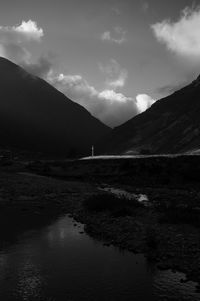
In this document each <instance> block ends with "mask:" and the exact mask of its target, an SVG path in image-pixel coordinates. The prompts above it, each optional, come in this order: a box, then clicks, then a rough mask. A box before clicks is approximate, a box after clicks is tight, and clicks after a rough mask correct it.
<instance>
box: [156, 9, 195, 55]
mask: <svg viewBox="0 0 200 301" xmlns="http://www.w3.org/2000/svg"><path fill="white" fill-rule="evenodd" d="M151 28H152V30H153V32H154V34H155V36H156V38H157V39H158V41H159V42H161V43H163V44H165V45H166V46H167V48H168V49H169V50H170V51H172V52H174V53H176V54H178V55H181V56H188V57H190V58H191V57H192V56H194V57H196V58H200V34H199V28H200V7H198V8H196V9H194V8H188V7H187V8H185V9H184V10H183V11H182V14H181V17H180V19H179V20H178V21H177V22H172V21H170V20H164V21H162V22H160V23H156V24H154V25H152V26H151Z"/></svg>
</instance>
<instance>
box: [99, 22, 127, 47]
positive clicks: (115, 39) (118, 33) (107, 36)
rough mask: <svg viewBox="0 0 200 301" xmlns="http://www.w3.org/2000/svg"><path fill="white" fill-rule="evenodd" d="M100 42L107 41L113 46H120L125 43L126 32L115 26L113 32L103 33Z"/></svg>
mask: <svg viewBox="0 0 200 301" xmlns="http://www.w3.org/2000/svg"><path fill="white" fill-rule="evenodd" d="M101 40H102V41H108V42H111V43H115V44H119V45H120V44H122V43H124V42H125V41H126V31H125V30H123V29H122V28H121V27H120V26H116V27H115V28H114V29H113V31H112V32H111V31H105V32H104V33H103V34H102V35H101Z"/></svg>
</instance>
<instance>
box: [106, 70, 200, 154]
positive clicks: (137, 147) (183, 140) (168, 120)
mask: <svg viewBox="0 0 200 301" xmlns="http://www.w3.org/2000/svg"><path fill="white" fill-rule="evenodd" d="M104 145H106V152H107V153H113V154H114V153H116V154H137V153H140V154H141V153H142V154H143V153H144V154H145V153H147V154H148V153H159V154H161V153H181V152H190V151H197V150H198V149H200V76H199V77H198V78H197V79H196V80H195V81H193V82H192V83H191V84H189V85H188V86H186V87H184V88H182V89H181V90H179V91H177V92H175V93H173V94H172V95H170V96H168V97H165V98H163V99H161V100H159V101H157V102H156V103H155V104H153V105H152V106H151V108H149V109H148V110H147V111H145V112H144V113H142V114H140V115H137V116H136V117H134V118H132V119H131V120H129V121H127V122H126V123H124V124H123V125H121V126H119V127H116V128H115V129H114V130H113V131H112V132H111V133H109V134H108V136H107V138H106V140H105V141H104Z"/></svg>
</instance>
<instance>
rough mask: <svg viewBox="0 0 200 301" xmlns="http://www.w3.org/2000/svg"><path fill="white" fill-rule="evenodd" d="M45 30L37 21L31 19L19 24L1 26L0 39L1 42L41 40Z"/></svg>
mask: <svg viewBox="0 0 200 301" xmlns="http://www.w3.org/2000/svg"><path fill="white" fill-rule="evenodd" d="M43 35H44V32H43V29H42V28H39V27H38V26H37V23H36V22H34V21H32V20H29V21H27V22H26V21H22V23H21V25H18V26H0V40H1V42H13V41H14V42H16V43H22V42H24V41H31V40H34V41H40V40H41V38H42V37H43Z"/></svg>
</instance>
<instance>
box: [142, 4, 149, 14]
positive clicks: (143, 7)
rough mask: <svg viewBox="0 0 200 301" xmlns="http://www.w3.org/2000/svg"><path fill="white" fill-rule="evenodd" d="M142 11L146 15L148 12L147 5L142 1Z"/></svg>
mask: <svg viewBox="0 0 200 301" xmlns="http://www.w3.org/2000/svg"><path fill="white" fill-rule="evenodd" d="M142 10H143V11H144V12H145V13H146V12H147V11H148V10H149V3H148V2H146V1H142Z"/></svg>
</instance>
